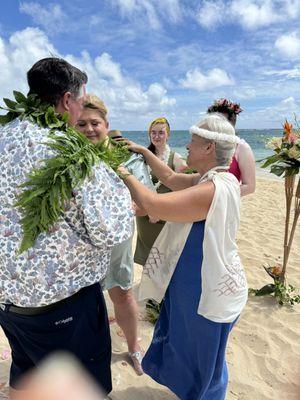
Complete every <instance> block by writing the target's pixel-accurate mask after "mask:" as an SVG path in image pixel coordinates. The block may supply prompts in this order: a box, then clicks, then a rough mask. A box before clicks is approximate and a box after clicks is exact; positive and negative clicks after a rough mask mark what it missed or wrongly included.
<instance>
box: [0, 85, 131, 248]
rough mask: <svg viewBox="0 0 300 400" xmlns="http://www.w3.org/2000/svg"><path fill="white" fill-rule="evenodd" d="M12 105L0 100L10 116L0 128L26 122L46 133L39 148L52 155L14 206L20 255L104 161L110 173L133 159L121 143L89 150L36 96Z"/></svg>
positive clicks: (64, 119)
mask: <svg viewBox="0 0 300 400" xmlns="http://www.w3.org/2000/svg"><path fill="white" fill-rule="evenodd" d="M14 97H15V101H12V100H9V99H3V101H4V103H5V104H6V106H7V107H6V108H3V107H1V108H2V109H4V110H6V111H8V112H7V114H6V115H1V116H0V124H6V123H9V122H10V121H13V120H14V119H16V118H19V119H20V120H24V119H26V120H29V121H30V122H32V123H34V124H37V125H38V126H39V127H41V128H48V129H49V134H48V138H49V139H50V140H49V141H47V142H45V143H43V144H45V145H46V146H48V147H50V148H51V149H52V150H54V151H55V152H56V155H55V156H54V157H52V158H48V159H45V160H43V162H42V166H41V167H40V168H35V169H33V170H32V171H31V172H30V174H29V176H28V179H27V180H26V181H25V182H24V183H23V184H22V185H21V187H22V188H24V190H23V191H22V192H21V193H20V194H19V195H18V196H17V202H16V204H15V206H17V207H19V208H20V210H21V213H22V219H21V221H20V222H21V225H22V228H23V239H22V243H21V246H20V249H19V254H20V253H22V252H23V251H25V250H28V249H29V248H30V247H32V246H33V245H34V243H35V240H36V238H37V237H38V235H39V234H40V233H42V232H49V230H50V229H51V227H52V226H53V225H54V224H55V222H56V221H57V220H58V219H59V218H60V216H61V215H62V213H63V212H64V209H65V203H66V202H68V201H69V200H70V199H71V198H72V197H73V189H74V188H75V187H76V186H77V185H78V184H80V183H82V182H83V181H84V179H85V178H87V177H89V176H90V175H91V173H92V168H93V166H94V165H96V164H97V163H99V162H100V161H104V162H105V163H106V164H107V165H108V166H109V167H111V168H112V169H113V170H114V171H116V170H117V168H118V166H119V165H120V164H121V163H123V162H125V161H127V160H128V159H129V157H130V155H131V153H130V152H129V150H128V149H127V148H126V147H124V146H123V144H121V143H117V142H113V143H114V146H109V145H108V144H107V143H104V142H100V143H98V144H96V145H94V144H92V143H91V142H90V141H89V140H88V139H87V138H86V137H85V136H84V135H83V134H82V133H80V132H78V131H77V130H76V129H75V128H73V127H71V126H70V125H69V124H68V119H69V115H68V113H64V114H63V115H61V114H59V113H57V112H55V109H54V107H53V106H51V105H49V104H47V103H43V102H42V101H41V100H40V99H39V98H38V97H37V96H36V95H34V94H30V95H28V96H27V97H26V96H24V95H23V94H22V93H20V92H16V91H14Z"/></svg>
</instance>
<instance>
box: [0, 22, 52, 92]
mask: <svg viewBox="0 0 300 400" xmlns="http://www.w3.org/2000/svg"><path fill="white" fill-rule="evenodd" d="M56 53H57V51H56V50H55V48H54V47H53V45H52V44H51V43H50V42H49V40H48V38H47V36H46V35H45V34H44V33H43V32H42V31H40V30H39V29H36V28H27V29H25V30H23V31H20V32H16V33H14V34H13V35H12V36H11V37H10V39H9V41H8V42H5V41H4V40H3V39H1V38H0V70H1V74H0V87H1V94H2V95H3V96H4V97H5V96H11V92H12V90H13V89H14V88H16V89H18V90H22V91H25V92H26V91H27V90H28V87H27V83H26V72H27V70H28V69H29V68H30V67H31V66H32V65H33V64H34V63H35V62H36V61H38V60H39V59H41V58H44V57H49V56H51V54H56Z"/></svg>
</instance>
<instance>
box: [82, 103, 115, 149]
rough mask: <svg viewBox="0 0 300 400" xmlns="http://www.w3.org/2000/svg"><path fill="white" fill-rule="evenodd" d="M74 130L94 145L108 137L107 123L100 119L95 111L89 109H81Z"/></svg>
mask: <svg viewBox="0 0 300 400" xmlns="http://www.w3.org/2000/svg"><path fill="white" fill-rule="evenodd" d="M76 128H77V129H78V130H79V131H80V132H82V133H83V134H84V135H85V136H86V137H87V138H88V139H89V140H90V141H91V142H92V143H94V144H96V143H98V142H100V141H102V140H105V139H106V138H107V137H108V122H107V121H105V120H104V119H103V118H102V117H100V114H99V112H98V111H97V110H93V109H91V108H84V109H83V111H82V113H81V115H80V116H79V119H78V121H77V123H76Z"/></svg>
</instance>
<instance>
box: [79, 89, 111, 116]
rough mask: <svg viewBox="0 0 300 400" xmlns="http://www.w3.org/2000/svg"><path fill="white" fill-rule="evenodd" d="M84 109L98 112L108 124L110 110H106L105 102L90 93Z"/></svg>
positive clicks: (86, 98)
mask: <svg viewBox="0 0 300 400" xmlns="http://www.w3.org/2000/svg"><path fill="white" fill-rule="evenodd" d="M83 107H84V108H90V109H92V110H96V111H98V112H99V114H100V117H101V118H103V119H104V121H106V122H108V121H107V114H108V109H107V108H106V106H105V104H104V102H103V101H102V100H101V99H100V98H99V97H97V96H96V95H95V94H93V93H89V94H87V95H86V96H85V100H84V103H83Z"/></svg>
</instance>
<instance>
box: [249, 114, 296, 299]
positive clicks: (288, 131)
mask: <svg viewBox="0 0 300 400" xmlns="http://www.w3.org/2000/svg"><path fill="white" fill-rule="evenodd" d="M296 124H297V128H296V129H294V128H293V125H292V124H290V123H288V121H285V123H284V125H283V135H282V137H274V138H272V139H270V140H269V141H268V143H267V147H268V148H269V149H272V150H273V151H274V153H275V154H273V155H271V156H269V157H267V158H266V159H264V160H263V161H264V163H263V165H262V168H266V167H269V166H271V168H270V172H271V173H273V174H275V175H277V176H283V177H284V179H285V198H286V215H285V233H284V243H283V262H282V266H281V265H278V264H277V265H273V266H267V267H266V266H264V268H265V270H266V272H267V273H268V274H269V275H270V276H271V277H272V278H273V280H274V284H269V285H266V286H264V287H263V288H261V289H259V290H253V289H251V290H250V292H252V293H254V294H255V295H257V296H260V295H264V294H270V293H274V296H275V297H276V298H277V299H278V302H279V304H290V305H293V304H294V303H300V296H299V295H296V296H294V295H292V294H291V293H292V292H293V291H294V290H295V288H294V287H293V286H291V285H287V284H286V270H287V265H288V259H289V255H290V250H291V247H292V243H293V239H294V234H295V230H296V226H297V223H298V219H299V215H300V178H299V179H298V182H296V178H297V175H298V174H299V171H300V128H299V126H298V123H297V120H296ZM293 200H294V207H292V204H293ZM291 219H292V221H291Z"/></svg>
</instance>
